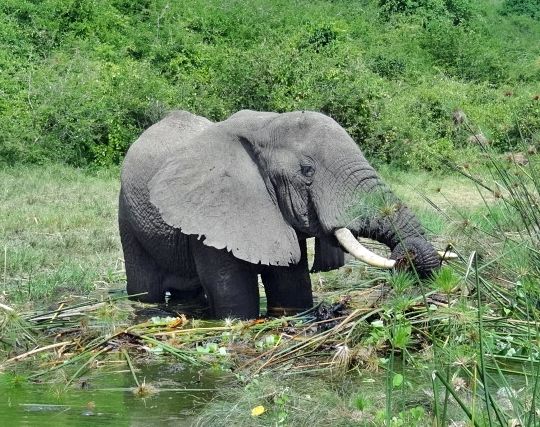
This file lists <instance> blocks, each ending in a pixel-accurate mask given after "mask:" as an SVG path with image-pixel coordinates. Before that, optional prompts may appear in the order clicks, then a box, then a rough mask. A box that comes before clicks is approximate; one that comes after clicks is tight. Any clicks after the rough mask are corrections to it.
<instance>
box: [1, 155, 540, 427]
mask: <svg viewBox="0 0 540 427" xmlns="http://www.w3.org/2000/svg"><path fill="white" fill-rule="evenodd" d="M499 161H500V159H499V158H498V157H496V156H495V157H494V163H493V168H492V169H490V170H487V171H486V170H485V169H482V170H481V176H480V177H479V178H481V179H482V180H483V182H484V185H485V186H486V187H490V186H492V185H493V183H494V182H499V183H500V184H501V188H500V191H501V194H502V196H503V197H495V196H494V195H493V192H489V191H487V190H486V189H484V190H482V191H481V192H480V191H477V185H476V184H475V183H474V181H471V180H470V179H466V178H464V177H463V176H460V175H458V174H456V173H455V172H454V173H450V172H449V173H446V174H442V173H441V174H439V175H435V174H427V173H424V172H416V173H411V172H408V173H405V172H396V171H393V170H391V169H387V168H382V169H381V174H382V175H383V177H384V178H385V180H386V181H387V182H388V183H389V184H390V186H391V187H392V188H394V189H395V191H396V192H397V193H398V195H399V196H400V197H402V198H403V199H404V200H405V201H406V202H407V203H408V204H409V205H410V206H411V207H412V208H413V210H414V211H415V212H416V213H417V214H418V216H419V217H420V219H421V221H422V222H423V223H424V225H425V226H426V228H428V229H429V230H431V231H434V232H436V233H437V238H436V239H435V241H436V244H437V245H438V246H439V247H440V248H444V246H445V245H446V244H447V243H453V244H454V245H455V247H456V250H457V251H458V252H459V253H460V254H461V255H462V256H463V261H462V262H458V263H455V264H453V265H452V266H451V267H450V266H448V267H445V268H443V269H442V270H441V271H440V272H439V274H438V275H437V276H436V277H435V278H434V279H433V280H432V281H431V282H424V283H423V284H420V283H418V282H417V280H416V279H415V278H414V276H412V275H410V274H405V273H399V274H395V275H391V276H388V275H385V274H382V273H381V272H380V271H377V270H374V269H371V268H366V267H365V266H362V265H359V264H357V263H355V262H352V263H350V264H348V265H347V266H346V267H344V268H342V269H340V270H338V271H337V272H331V273H325V274H314V275H312V280H313V284H314V289H315V292H316V294H317V297H318V299H319V300H320V301H324V304H323V305H321V306H319V307H318V308H317V309H316V310H315V311H313V312H311V313H307V314H305V315H303V316H301V317H298V318H289V319H277V320H272V321H266V322H256V323H242V322H237V321H234V320H232V319H230V320H226V321H225V322H218V323H211V324H201V323H200V322H198V321H196V320H195V319H185V318H182V317H174V316H173V317H172V318H169V319H165V318H156V319H154V320H152V321H151V322H147V321H143V322H142V323H140V321H137V320H134V318H133V316H134V312H133V309H134V306H132V305H130V304H126V302H125V301H124V299H122V298H120V299H117V298H118V297H114V298H112V299H111V298H109V297H107V296H106V295H104V292H103V291H108V290H110V289H118V288H120V289H123V287H124V280H125V278H124V274H123V270H122V264H121V262H120V261H119V260H120V259H121V251H120V247H119V240H118V237H117V230H116V197H117V192H118V170H116V169H110V170H101V171H92V170H80V169H74V168H71V167H67V166H57V165H56V166H43V167H10V168H4V169H3V170H2V171H1V172H0V182H2V191H1V194H2V202H3V203H2V204H1V205H0V209H2V211H1V213H2V215H1V216H0V218H1V223H0V230H1V232H2V241H3V242H5V246H4V247H5V249H4V253H3V255H4V256H3V257H2V259H3V260H4V261H3V262H2V263H1V268H0V274H1V282H0V283H1V294H0V303H1V304H3V305H2V306H0V329H1V330H2V331H3V332H2V343H3V344H2V346H3V347H2V348H3V350H2V352H3V354H4V359H6V358H7V357H8V355H9V357H15V358H18V359H21V360H18V359H16V360H12V361H10V362H9V363H8V364H7V365H6V364H4V365H3V367H1V368H0V369H4V370H5V369H8V371H9V370H11V369H14V370H15V371H16V372H20V373H21V374H22V375H23V376H28V372H27V369H28V366H32V368H31V371H32V376H33V377H34V378H35V379H38V378H39V379H40V380H46V381H56V382H58V381H60V383H63V384H64V386H65V388H66V389H69V388H70V387H72V386H73V384H75V383H76V382H77V380H78V378H79V377H80V376H81V375H87V373H88V372H91V371H92V368H93V367H94V366H97V365H104V364H105V365H106V364H107V363H109V362H111V361H114V360H118V359H121V361H122V362H121V363H123V364H125V365H126V369H127V370H128V371H129V372H130V375H131V376H132V379H133V380H134V381H133V389H134V392H135V393H139V394H141V395H143V394H144V395H146V391H145V390H146V388H147V387H148V389H149V390H152V394H153V393H154V392H155V391H159V390H154V388H153V385H152V383H151V379H149V378H148V379H144V378H141V377H140V376H139V375H138V374H137V365H138V364H140V363H143V361H144V360H146V359H147V358H149V357H150V358H156V357H158V358H161V357H163V355H168V356H169V357H171V358H175V359H177V360H179V361H181V362H182V363H184V364H186V365H195V366H201V367H204V369H218V370H220V371H224V372H229V371H230V369H231V368H233V367H234V372H235V374H236V378H235V379H234V380H232V385H231V386H229V387H226V388H223V389H220V391H219V398H218V399H216V400H215V401H213V402H211V403H210V404H209V405H207V406H206V409H205V410H204V411H203V412H202V413H201V415H200V417H199V423H200V424H201V425H204V424H205V423H210V422H212V423H216V424H218V425H223V423H221V424H220V422H221V421H222V420H224V419H225V420H227V423H229V425H232V424H234V425H254V424H255V425H323V424H325V425H328V424H335V425H344V426H345V425H358V424H360V425H392V426H399V425H413V426H415V425H418V426H421V425H426V423H431V422H433V420H435V419H436V420H438V421H437V422H438V423H440V425H446V423H450V422H452V421H455V422H469V423H471V424H472V425H480V426H484V425H485V426H487V425H506V424H505V423H507V422H513V421H512V420H519V422H521V423H522V425H535V423H536V422H537V419H538V414H536V413H535V412H534V404H533V402H534V401H535V399H536V398H537V389H538V387H537V379H538V375H537V374H538V369H539V368H538V366H539V364H538V354H539V352H540V349H539V344H538V342H539V341H538V336H537V330H538V311H537V310H538V304H537V302H538V301H539V294H538V286H537V283H538V282H539V280H538V277H539V276H538V269H537V268H536V267H535V266H536V265H537V264H535V254H536V245H537V240H536V237H535V236H536V232H535V230H536V228H535V227H536V225H535V224H536V221H535V220H534V218H531V217H530V214H531V212H530V210H529V209H528V207H527V206H526V207H525V210H524V212H525V213H527V215H525V216H524V217H522V216H520V215H519V212H520V210H519V208H520V206H521V205H520V204H519V201H520V200H523V198H524V197H525V196H524V195H526V197H528V198H529V199H532V198H535V197H537V195H536V188H537V186H536V181H535V180H534V177H535V176H536V175H535V174H534V170H535V169H534V168H535V167H536V166H535V161H534V159H531V163H530V165H528V166H527V167H526V168H525V167H515V168H514V167H512V168H508V167H505V168H503V169H502V172H501V170H500V166H501V163H497V162H499ZM502 165H506V164H504V163H502ZM498 168H499V169H498ZM490 171H491V173H493V175H490ZM469 172H471V171H470V170H468V173H469ZM501 173H502V176H501ZM503 178H504V179H503ZM458 189H461V191H459V190H458ZM518 189H519V190H520V191H521V192H518V191H517V190H518ZM475 191H476V192H475ZM527 219H528V220H527ZM472 251H475V252H472ZM471 253H473V254H482V255H483V258H480V257H479V256H472V257H469V255H470V254H471ZM6 307H7V308H6ZM49 307H52V308H49ZM74 331H75V332H74ZM10 349H11V350H10ZM127 351H129V352H127ZM117 353H118V354H119V356H115V354H117ZM36 362H37V363H38V366H39V369H36V365H35V363H36ZM60 362H61V363H60ZM4 363H5V360H4ZM115 363H117V362H115ZM299 379H302V380H299ZM306 379H307V382H306ZM229 384H231V382H229ZM141 386H144V387H142V389H141ZM143 392H144V393H143ZM153 398H157V397H153ZM259 406H262V407H263V408H264V411H263V412H262V413H261V409H260V408H259V409H257V411H255V414H256V415H251V411H252V410H254V408H258V407H259ZM220 420H221V421H220Z"/></svg>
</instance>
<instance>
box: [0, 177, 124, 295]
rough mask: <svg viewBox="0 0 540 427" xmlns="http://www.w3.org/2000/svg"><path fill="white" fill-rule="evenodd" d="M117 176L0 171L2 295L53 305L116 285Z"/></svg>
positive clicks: (119, 265) (118, 262)
mask: <svg viewBox="0 0 540 427" xmlns="http://www.w3.org/2000/svg"><path fill="white" fill-rule="evenodd" d="M118 181H119V180H118V172H117V170H113V169H111V170H102V171H95V172H92V171H88V170H86V171H84V170H80V169H75V168H69V167H62V166H47V167H35V166H34V167H17V168H5V169H2V170H0V218H1V223H0V242H2V245H1V246H2V247H1V248H0V252H1V256H0V258H1V263H2V268H1V269H0V276H1V277H0V290H1V292H2V294H3V295H4V296H5V295H9V300H10V302H16V303H23V302H29V303H34V302H38V301H47V300H58V299H59V298H61V297H62V296H63V295H67V294H70V293H75V294H85V293H88V292H90V291H93V290H96V289H99V288H105V289H108V288H109V287H110V286H111V285H114V284H119V283H120V282H121V280H122V278H123V273H122V270H123V269H122V262H121V260H122V254H121V250H120V247H119V242H120V241H119V237H118V232H117V225H116V209H117V197H118V189H119V183H118Z"/></svg>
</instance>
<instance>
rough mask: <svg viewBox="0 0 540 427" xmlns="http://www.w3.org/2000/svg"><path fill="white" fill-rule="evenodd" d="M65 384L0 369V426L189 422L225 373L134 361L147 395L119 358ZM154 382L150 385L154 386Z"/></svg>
mask: <svg viewBox="0 0 540 427" xmlns="http://www.w3.org/2000/svg"><path fill="white" fill-rule="evenodd" d="M110 365H111V366H107V367H105V368H102V369H100V370H99V371H97V372H95V374H94V375H91V376H89V377H83V378H80V379H79V380H78V381H77V382H76V384H74V385H73V386H70V387H69V388H68V389H65V388H64V386H63V385H57V384H32V383H28V382H25V381H21V382H18V381H17V379H16V378H15V377H12V376H9V375H6V376H3V375H0V396H1V398H0V425H1V426H6V427H7V426H25V425H27V426H55V427H61V426H85V425H88V426H90V425H91V426H113V425H114V426H123V425H125V426H139V425H140V426H148V425H155V426H169V425H170V426H183V425H192V424H193V422H194V421H195V417H196V415H197V414H198V413H199V412H200V410H201V409H202V407H204V405H205V404H206V403H207V402H208V401H209V400H210V399H211V398H212V397H213V396H214V393H215V389H216V388H217V387H223V386H224V385H225V384H226V382H227V381H228V377H227V376H224V375H223V374H222V373H220V372H217V371H216V372H214V371H212V370H208V369H206V370H204V372H203V371H200V370H196V369H192V368H186V367H185V366H183V365H181V364H174V363H167V364H163V363H162V364H148V365H142V366H141V365H138V366H137V368H138V369H137V376H138V378H140V379H144V378H146V379H147V381H148V382H149V384H151V386H150V387H152V388H150V389H149V394H148V396H147V397H139V396H137V395H136V394H135V393H134V387H133V386H134V379H133V376H132V375H131V372H130V371H129V370H125V363H123V364H122V361H121V360H120V359H119V363H118V366H119V368H118V371H114V370H112V369H114V361H113V362H111V363H110ZM153 387H155V389H154V388H153Z"/></svg>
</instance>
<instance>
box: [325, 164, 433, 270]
mask: <svg viewBox="0 0 540 427" xmlns="http://www.w3.org/2000/svg"><path fill="white" fill-rule="evenodd" d="M342 170H343V172H342V174H340V175H341V176H337V177H335V185H334V189H339V190H338V191H335V192H334V191H333V192H325V195H324V196H323V197H321V198H320V199H317V200H316V202H318V203H317V208H318V212H319V218H320V219H321V224H322V226H323V229H325V230H326V232H330V233H332V234H334V235H335V236H336V238H337V239H338V241H339V242H340V244H341V245H342V246H343V248H344V249H345V250H347V251H348V252H349V253H351V255H353V256H355V257H356V258H358V259H360V260H362V261H364V262H368V263H369V264H371V265H376V266H378V267H382V268H392V267H394V265H395V264H396V261H400V260H411V259H412V262H413V265H414V268H415V269H416V271H417V272H418V274H419V275H420V276H421V277H425V276H429V275H430V274H431V272H432V271H433V270H435V269H437V268H438V267H439V265H440V260H439V255H438V254H437V251H436V250H435V248H434V247H433V246H432V245H431V244H430V243H429V242H428V241H427V240H426V238H425V237H424V231H423V229H422V226H421V225H420V223H419V221H418V220H417V219H416V217H415V216H414V214H413V213H412V212H411V211H410V210H409V209H408V208H407V207H406V206H404V205H403V204H402V203H401V202H400V200H399V199H398V198H397V197H396V196H395V195H394V194H393V193H392V192H391V191H390V190H389V189H388V187H386V185H385V184H384V183H383V182H382V181H381V180H380V178H379V177H378V175H377V173H376V172H375V171H374V170H373V169H372V168H370V167H366V165H365V164H363V163H361V162H353V163H348V164H347V165H346V166H344V167H343V169H342ZM340 181H341V185H340V184H339V182H340ZM336 206H341V208H336ZM343 229H345V231H342V230H343ZM349 230H350V232H349ZM336 231H337V233H336ZM340 235H341V236H340ZM354 236H360V237H367V238H370V239H373V240H377V241H379V242H381V243H383V244H385V245H386V246H388V247H389V248H390V249H391V250H392V255H391V258H392V259H390V260H389V259H386V258H383V257H380V256H378V255H376V254H373V253H372V252H370V251H368V250H367V249H366V248H365V247H363V246H361V245H360V244H359V243H358V242H357V241H356V239H355V238H354ZM351 237H352V238H351ZM353 240H354V241H355V242H353ZM404 264H407V262H398V264H397V265H398V266H400V265H404Z"/></svg>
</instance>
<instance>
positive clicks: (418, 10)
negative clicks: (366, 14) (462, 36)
mask: <svg viewBox="0 0 540 427" xmlns="http://www.w3.org/2000/svg"><path fill="white" fill-rule="evenodd" d="M379 7H380V10H381V14H382V15H383V17H385V18H386V19H388V18H391V17H392V16H393V15H399V14H402V15H412V14H418V15H422V16H425V17H430V18H432V17H439V18H442V17H444V18H446V19H449V20H450V21H451V22H452V23H453V25H461V24H466V23H468V22H469V21H470V20H471V19H472V17H473V16H474V14H475V9H474V6H473V2H472V1H471V0H379Z"/></svg>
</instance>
